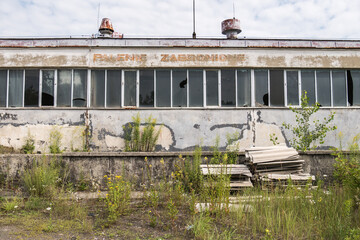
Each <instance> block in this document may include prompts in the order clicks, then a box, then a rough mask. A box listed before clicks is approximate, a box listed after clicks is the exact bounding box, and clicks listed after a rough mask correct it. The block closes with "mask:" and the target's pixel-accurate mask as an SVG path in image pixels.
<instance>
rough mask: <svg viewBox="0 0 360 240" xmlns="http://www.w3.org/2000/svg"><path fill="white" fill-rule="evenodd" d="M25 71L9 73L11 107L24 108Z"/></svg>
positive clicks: (11, 71)
mask: <svg viewBox="0 0 360 240" xmlns="http://www.w3.org/2000/svg"><path fill="white" fill-rule="evenodd" d="M23 78H24V71H23V70H10V71H9V107H22V106H23V86H24V85H23Z"/></svg>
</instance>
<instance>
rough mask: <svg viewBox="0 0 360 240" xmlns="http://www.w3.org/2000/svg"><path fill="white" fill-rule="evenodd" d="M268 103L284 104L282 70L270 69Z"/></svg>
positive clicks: (277, 105) (273, 104) (272, 104)
mask: <svg viewBox="0 0 360 240" xmlns="http://www.w3.org/2000/svg"><path fill="white" fill-rule="evenodd" d="M270 105H271V106H276V107H281V106H285V100H284V71H283V70H270Z"/></svg>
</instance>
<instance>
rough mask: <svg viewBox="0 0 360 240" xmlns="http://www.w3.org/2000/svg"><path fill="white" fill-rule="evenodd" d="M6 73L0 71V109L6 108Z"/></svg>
mask: <svg viewBox="0 0 360 240" xmlns="http://www.w3.org/2000/svg"><path fill="white" fill-rule="evenodd" d="M6 94H7V71H6V70H0V107H6Z"/></svg>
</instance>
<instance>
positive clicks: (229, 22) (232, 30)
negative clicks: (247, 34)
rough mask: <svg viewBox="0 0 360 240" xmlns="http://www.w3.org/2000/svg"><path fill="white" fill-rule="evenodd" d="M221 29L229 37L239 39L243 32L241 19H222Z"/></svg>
mask: <svg viewBox="0 0 360 240" xmlns="http://www.w3.org/2000/svg"><path fill="white" fill-rule="evenodd" d="M221 31H222V34H224V35H226V37H227V38H228V39H237V35H238V34H239V33H241V29H240V20H239V19H236V18H232V19H226V20H224V21H222V22H221Z"/></svg>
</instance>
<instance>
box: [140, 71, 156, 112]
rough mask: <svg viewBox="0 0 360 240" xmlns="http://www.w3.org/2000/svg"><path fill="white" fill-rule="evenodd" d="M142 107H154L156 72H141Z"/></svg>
mask: <svg viewBox="0 0 360 240" xmlns="http://www.w3.org/2000/svg"><path fill="white" fill-rule="evenodd" d="M139 100H140V103H139V104H140V107H153V106H154V70H140V96H139Z"/></svg>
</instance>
